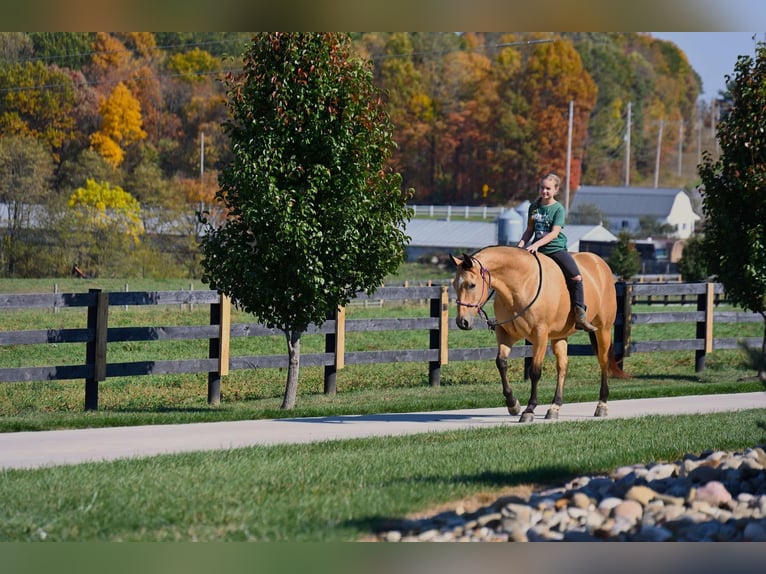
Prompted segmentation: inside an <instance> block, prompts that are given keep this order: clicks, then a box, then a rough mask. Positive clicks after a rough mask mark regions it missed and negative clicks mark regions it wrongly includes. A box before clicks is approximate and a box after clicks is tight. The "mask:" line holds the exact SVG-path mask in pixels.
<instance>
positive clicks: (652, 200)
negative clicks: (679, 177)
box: [569, 185, 701, 239]
mask: <svg viewBox="0 0 766 574" xmlns="http://www.w3.org/2000/svg"><path fill="white" fill-rule="evenodd" d="M584 206H593V207H595V208H596V209H597V210H598V211H600V212H601V213H602V214H603V215H604V217H605V218H606V219H607V221H608V228H609V231H611V232H612V233H620V232H621V231H628V232H631V233H635V232H637V231H638V230H639V229H640V220H641V219H643V218H645V217H652V218H654V219H655V221H657V223H659V224H668V225H671V226H672V227H673V228H674V230H675V231H674V232H673V237H676V238H678V239H687V238H688V237H690V236H691V235H692V234H693V233H694V225H695V223H696V222H697V221H699V220H700V219H701V218H700V216H699V215H697V214H696V213H695V212H694V209H693V208H692V203H691V200H690V198H689V196H688V195H687V194H686V193H685V192H684V191H683V190H682V189H677V188H657V189H655V188H645V187H606V186H587V185H584V186H582V187H580V188H579V189H578V190H577V191H576V192H575V194H574V199H573V201H572V203H571V205H570V207H569V211H570V213H576V212H577V211H578V210H579V209H581V208H583V207H584Z"/></svg>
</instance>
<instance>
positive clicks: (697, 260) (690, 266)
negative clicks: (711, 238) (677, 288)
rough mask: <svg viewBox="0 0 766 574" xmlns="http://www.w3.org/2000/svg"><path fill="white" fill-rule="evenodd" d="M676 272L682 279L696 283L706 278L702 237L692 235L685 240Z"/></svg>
mask: <svg viewBox="0 0 766 574" xmlns="http://www.w3.org/2000/svg"><path fill="white" fill-rule="evenodd" d="M678 272H679V273H680V274H681V277H682V278H683V280H684V281H686V282H688V283H696V282H700V281H705V280H707V277H708V272H707V261H706V258H705V248H704V245H703V242H702V238H701V237H700V236H698V235H692V236H691V237H690V238H689V239H687V240H686V244H685V245H684V251H683V254H682V255H681V259H679V260H678Z"/></svg>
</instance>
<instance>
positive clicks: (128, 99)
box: [90, 82, 146, 167]
mask: <svg viewBox="0 0 766 574" xmlns="http://www.w3.org/2000/svg"><path fill="white" fill-rule="evenodd" d="M99 112H100V113H101V117H102V118H103V122H102V125H101V129H100V130H99V131H97V132H95V133H94V134H92V135H91V137H90V143H91V147H92V148H93V149H94V150H95V151H96V152H98V153H99V154H100V155H101V156H102V157H103V158H104V159H106V160H107V161H109V162H110V163H111V164H112V165H113V166H115V167H118V166H119V165H120V164H121V163H122V160H123V159H124V152H123V149H122V146H123V145H129V144H131V143H135V142H137V141H140V140H142V139H144V138H145V137H146V132H145V131H144V130H143V128H142V123H143V120H142V118H141V104H140V102H139V101H138V100H137V99H136V98H135V97H134V96H133V94H131V93H130V90H128V88H127V87H126V86H125V84H123V83H122V82H120V83H119V84H117V85H116V86H115V87H114V89H113V90H112V93H111V94H109V97H108V98H106V99H105V100H103V101H102V102H101V105H100V106H99Z"/></svg>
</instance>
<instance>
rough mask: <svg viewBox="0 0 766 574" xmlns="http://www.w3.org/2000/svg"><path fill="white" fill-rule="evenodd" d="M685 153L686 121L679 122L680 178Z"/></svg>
mask: <svg viewBox="0 0 766 574" xmlns="http://www.w3.org/2000/svg"><path fill="white" fill-rule="evenodd" d="M683 152H684V120H683V119H681V120H678V177H681V175H682V167H683V165H682V163H683V161H682V157H683Z"/></svg>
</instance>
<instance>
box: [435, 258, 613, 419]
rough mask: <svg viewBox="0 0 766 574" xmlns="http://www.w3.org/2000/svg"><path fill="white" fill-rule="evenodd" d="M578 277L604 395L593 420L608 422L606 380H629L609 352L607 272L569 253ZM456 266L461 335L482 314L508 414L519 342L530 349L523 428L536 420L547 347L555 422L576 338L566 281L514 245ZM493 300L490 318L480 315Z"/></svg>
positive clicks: (513, 408)
mask: <svg viewBox="0 0 766 574" xmlns="http://www.w3.org/2000/svg"><path fill="white" fill-rule="evenodd" d="M572 255H573V256H574V258H575V260H576V261H577V265H578V267H579V268H580V273H581V274H582V277H583V282H584V283H583V286H584V290H585V304H586V306H587V308H588V320H589V321H590V322H591V323H592V324H593V325H594V326H595V327H596V328H597V330H596V331H595V332H594V333H589V336H590V343H591V347H592V349H593V353H594V355H595V356H596V357H597V359H598V363H599V366H600V367H601V388H600V391H599V400H598V405H597V406H596V412H595V413H594V416H596V417H604V416H606V415H607V410H608V409H607V399H608V398H609V384H608V376H609V375H610V374H612V375H613V376H617V377H623V378H624V377H627V376H628V375H627V374H625V372H624V371H623V370H622V369H621V368H620V367H619V366H618V365H617V362H616V360H615V356H614V351H613V348H612V335H611V329H612V325H614V321H615V317H616V315H617V298H616V294H615V287H614V278H613V276H612V271H611V269H610V268H609V266H608V265H607V264H606V262H605V261H604V260H603V259H601V257H599V256H597V255H594V254H593V253H573V254H572ZM450 257H451V259H452V261H453V263H454V264H455V265H456V267H457V272H456V274H455V279H454V281H453V287H454V289H455V293H456V295H457V318H456V323H457V326H458V328H460V329H463V330H469V329H472V328H473V323H474V319H475V318H476V316H477V315H480V316H481V317H482V318H483V319H484V320H485V321H487V323H488V324H489V326H490V328H493V329H494V331H495V338H496V340H497V358H496V359H495V364H496V365H497V370H498V371H499V372H500V381H501V383H502V385H503V395H505V404H506V406H507V407H508V412H509V413H510V414H511V415H517V414H519V412H521V405H520V404H519V400H518V398H516V397H515V396H514V394H513V390H512V388H511V386H510V384H509V383H508V356H509V354H510V352H511V347H512V346H513V345H514V343H516V342H517V341H520V340H523V339H525V340H527V341H529V342H530V343H531V344H532V364H531V366H530V368H529V379H530V382H531V390H530V395H529V402H528V403H527V407H526V409H524V412H523V413H522V414H521V417H520V419H519V421H520V422H531V421H533V420H534V413H535V408H536V407H537V385H538V383H539V381H540V377H541V375H542V366H543V359H544V358H545V353H546V351H547V347H548V341H550V343H551V349H552V351H553V354H554V355H555V357H556V372H557V380H556V392H555V394H554V397H553V403H552V404H551V407H550V409H549V410H548V412H547V414H546V415H545V418H546V419H557V418H558V415H559V410H560V409H561V406H562V404H563V402H564V382H565V380H566V375H567V368H568V366H569V357H568V355H567V348H568V343H567V337H569V336H570V335H572V334H573V333H574V332H575V326H574V314H573V312H572V304H571V301H570V296H569V291H568V290H567V284H566V280H565V278H564V274H563V272H562V271H561V269H560V268H559V266H558V265H557V264H556V262H555V261H553V259H551V258H550V257H548V256H546V255H542V254H532V253H530V252H528V251H527V250H525V249H521V248H519V247H514V246H504V245H502V246H492V247H485V248H484V249H481V250H480V251H478V252H476V253H474V254H473V255H468V254H465V253H464V254H463V256H462V258H458V257H455V256H453V255H450ZM493 294H494V311H495V317H494V319H490V318H489V317H488V316H487V314H486V312H485V311H484V305H486V304H487V303H488V302H489V300H490V298H491V297H492V295H493Z"/></svg>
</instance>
